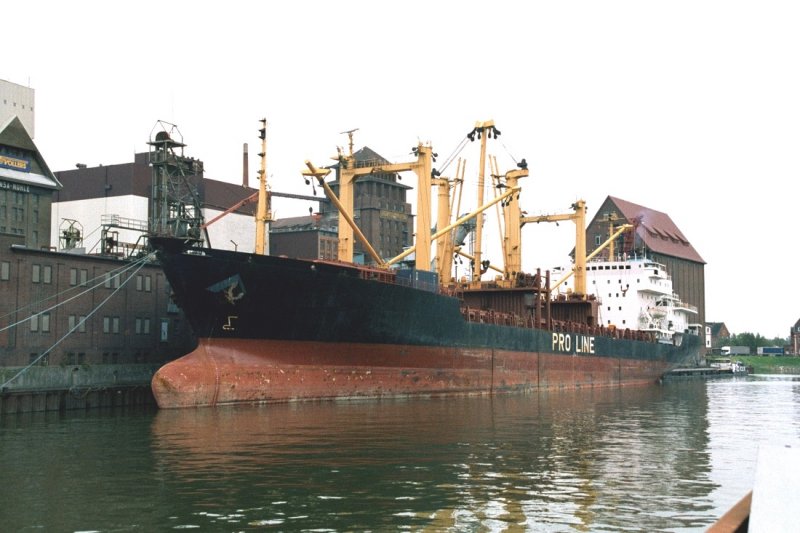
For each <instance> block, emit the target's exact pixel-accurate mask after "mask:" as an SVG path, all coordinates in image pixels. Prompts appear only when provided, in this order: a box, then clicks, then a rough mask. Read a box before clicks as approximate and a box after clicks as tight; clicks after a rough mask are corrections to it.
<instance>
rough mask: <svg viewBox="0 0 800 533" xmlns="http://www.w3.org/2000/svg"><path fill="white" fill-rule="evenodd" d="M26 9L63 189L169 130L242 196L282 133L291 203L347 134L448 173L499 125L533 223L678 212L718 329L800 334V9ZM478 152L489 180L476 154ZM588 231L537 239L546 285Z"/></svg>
mask: <svg viewBox="0 0 800 533" xmlns="http://www.w3.org/2000/svg"><path fill="white" fill-rule="evenodd" d="M212 6H213V7H212ZM3 12H4V20H5V24H4V25H3V37H4V39H3V40H4V42H5V43H6V44H5V53H4V54H3V60H2V62H0V78H3V79H6V80H8V81H12V82H14V83H18V84H22V85H29V86H31V87H33V88H34V89H35V90H36V138H35V141H36V144H37V146H38V147H39V149H40V151H41V152H42V153H43V155H44V157H45V159H46V161H47V162H48V164H49V166H50V167H51V169H52V170H54V171H56V170H65V169H69V168H74V165H75V164H76V163H79V162H80V163H86V164H89V165H96V164H100V163H102V164H116V163H125V162H129V161H131V160H132V154H133V153H135V152H137V151H146V150H147V145H146V143H147V141H148V139H149V136H150V134H151V131H152V130H153V127H154V125H155V124H156V122H157V121H158V120H165V121H169V122H171V123H174V124H177V125H178V127H179V129H180V131H181V133H182V134H183V137H184V141H185V142H186V143H187V144H188V148H187V154H188V155H191V156H194V157H197V158H199V159H202V160H203V161H204V162H205V168H206V175H207V177H210V178H214V179H219V180H225V181H231V182H236V183H240V182H241V174H242V169H241V160H242V157H241V151H242V144H243V143H245V142H247V143H249V144H250V153H251V158H250V160H251V171H250V175H251V184H252V182H253V181H254V179H255V178H254V177H255V176H256V174H255V170H256V169H257V164H258V159H257V157H256V156H255V154H256V153H258V151H259V149H258V148H260V147H259V145H258V143H259V141H258V138H257V131H256V130H257V129H258V119H260V118H262V117H266V118H267V119H268V121H269V133H268V141H269V146H268V153H269V162H268V174H269V175H270V176H271V177H272V178H271V179H272V186H273V188H274V189H275V190H278V191H287V192H298V193H303V194H310V193H311V191H310V188H309V187H307V186H305V185H304V184H303V180H302V179H301V178H300V175H299V172H300V170H301V169H302V168H303V161H304V160H305V159H311V160H313V161H314V162H316V163H317V164H319V165H321V164H327V163H329V162H330V160H329V159H327V158H328V157H329V156H332V155H334V154H335V151H336V146H337V145H340V146H343V145H345V143H346V138H345V137H344V136H343V135H340V132H341V131H344V130H349V129H352V128H359V131H358V132H357V133H356V148H359V147H361V146H364V145H367V146H369V147H370V148H372V149H373V150H375V151H376V152H378V153H379V154H381V155H383V156H384V157H386V158H388V159H390V160H392V161H396V162H400V161H408V160H411V156H410V155H409V153H410V149H411V147H412V146H414V145H416V144H417V142H418V141H419V140H422V141H426V142H427V141H430V142H431V143H432V144H433V147H434V150H435V151H436V152H438V153H439V155H440V156H441V157H440V161H441V160H443V159H444V158H445V157H446V156H447V155H449V154H450V153H451V152H452V150H453V149H454V148H455V147H456V146H457V145H458V144H459V142H460V141H461V140H462V139H463V138H464V136H465V135H466V133H467V132H468V131H469V130H470V129H471V128H472V126H473V124H474V122H475V121H478V120H488V119H494V121H495V122H496V124H497V126H498V128H499V129H500V130H501V131H502V133H503V134H502V136H501V137H500V139H499V142H498V143H496V144H495V152H496V153H497V157H498V162H499V166H500V167H501V170H503V171H504V170H508V169H510V168H513V164H514V163H513V160H512V159H510V158H511V157H513V158H516V159H517V160H519V159H521V158H522V157H524V158H526V159H527V161H528V163H529V165H530V170H531V176H530V177H529V178H527V183H525V189H524V191H523V196H522V199H521V202H522V206H523V209H525V210H526V211H528V212H529V213H530V214H533V213H561V212H567V211H568V210H569V206H570V204H571V203H572V202H573V201H574V200H575V199H578V198H584V199H586V201H587V204H588V209H589V216H590V217H591V216H593V215H594V214H595V213H596V211H597V209H598V208H599V207H600V204H601V203H602V202H603V200H604V199H605V197H606V196H608V195H613V196H617V197H620V198H623V199H625V200H628V201H631V202H634V203H638V204H642V205H645V206H648V207H651V208H653V209H656V210H659V211H663V212H666V213H668V214H669V215H670V216H671V217H672V219H673V220H674V221H675V223H676V224H677V226H678V227H679V228H680V229H681V230H682V232H683V233H684V235H685V236H686V237H687V238H688V239H689V240H690V241H691V243H692V245H693V246H694V247H695V248H696V249H697V251H698V252H699V253H700V255H701V256H702V257H703V258H704V259H705V261H706V263H707V265H706V269H705V283H706V311H707V312H706V314H707V317H706V318H707V320H709V321H723V322H725V323H726V324H727V326H728V328H729V329H730V330H731V331H732V332H734V333H740V332H744V331H751V332H757V333H761V334H762V335H765V336H767V337H773V336H782V337H785V336H787V335H788V333H789V328H790V326H792V325H793V324H794V323H795V321H797V320H798V319H799V318H800V305H798V297H800V282H799V281H798V273H797V268H798V266H800V245H798V239H797V237H796V234H797V229H798V215H797V201H798V197H799V196H800V195H798V192H800V186H798V181H797V180H798V175H800V61H798V59H799V58H800V31H798V28H800V3H797V2H791V1H786V2H778V1H769V0H766V1H758V2H755V1H753V2H740V1H713V2H707V1H701V0H692V1H671V2H645V1H641V0H636V1H612V2H601V1H579V2H503V1H494V2H485V1H484V2H471V1H469V2H467V1H459V2H420V1H413V0H412V1H408V0H406V1H403V2H366V1H365V2H352V1H346V0H343V1H338V2H330V1H319V2H305V1H292V2H239V1H228V2H224V3H218V2H215V3H202V2H151V1H137V2H127V3H118V2H81V1H77V2H43V1H37V0H33V1H29V2H15V3H12V4H10V5H7V6H4V8H3ZM465 157H467V159H468V161H467V179H468V180H474V176H475V172H476V170H477V166H478V160H477V155H476V152H474V151H472V152H471V153H465ZM448 170H450V169H448ZM413 181H414V180H413V175H410V176H409V178H408V181H407V182H406V183H409V184H411V183H413ZM309 205H310V204H308V203H304V202H299V203H298V202H289V201H287V200H283V201H281V200H276V204H275V211H276V215H277V216H279V217H280V216H290V215H297V214H304V213H307V210H308V207H309ZM569 226H570V225H569V224H563V223H562V224H561V225H560V226H559V227H558V228H556V227H554V226H552V225H541V226H539V227H532V228H529V227H527V226H526V227H525V228H524V229H523V238H524V242H525V248H524V250H525V252H524V267H525V268H526V269H528V270H533V269H535V268H536V267H537V266H541V267H543V268H547V267H551V266H554V265H557V264H564V263H565V262H566V261H567V255H568V253H569V252H570V251H571V249H572V245H573V242H572V239H573V235H574V231H573V230H572V228H571V227H569ZM493 259H494V261H496V262H498V263H499V262H500V260H501V258H500V257H499V256H498V257H496V258H493Z"/></svg>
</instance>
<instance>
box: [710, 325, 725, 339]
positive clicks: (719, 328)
mask: <svg viewBox="0 0 800 533" xmlns="http://www.w3.org/2000/svg"><path fill="white" fill-rule="evenodd" d="M707 324H708V327H710V328H711V335H712V336H714V337H719V334H720V331H722V328H725V329H726V330H727V329H728V328H727V327H725V322H708V323H707Z"/></svg>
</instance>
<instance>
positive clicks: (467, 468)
mask: <svg viewBox="0 0 800 533" xmlns="http://www.w3.org/2000/svg"><path fill="white" fill-rule="evenodd" d="M707 403H708V398H707V397H706V388H705V384H703V383H700V384H697V383H694V384H675V385H670V386H665V387H645V388H624V389H609V390H593V391H577V392H574V391H573V392H563V393H550V394H546V395H533V396H526V395H522V396H520V395H515V396H505V397H495V398H459V399H452V398H450V399H428V400H419V399H417V400H409V401H376V402H362V403H318V404H308V403H307V404H295V405H271V406H260V407H245V408H242V407H239V408H229V409H216V410H213V409H203V410H188V411H186V410H181V411H160V412H158V413H157V414H156V416H155V418H154V419H153V422H152V425H151V431H152V442H151V450H152V456H153V460H154V463H155V467H156V468H157V469H158V470H159V471H160V472H163V473H164V474H165V483H167V484H168V485H169V486H170V487H171V492H172V495H173V500H172V503H173V505H174V508H176V509H182V511H181V512H180V513H178V515H181V513H182V516H178V518H177V520H178V521H179V522H181V523H186V518H187V517H186V515H187V514H188V515H189V516H191V520H190V522H197V524H193V523H192V524H190V523H186V525H210V524H217V525H219V524H221V523H223V524H228V525H230V526H231V527H240V526H244V525H251V526H274V527H275V528H277V529H306V528H307V529H313V528H318V529H319V528H321V529H325V528H330V529H332V530H361V529H389V528H391V529H397V528H411V529H414V530H419V529H430V530H442V529H445V530H446V529H452V530H480V531H500V530H509V531H513V530H521V529H529V530H536V531H564V530H573V531H618V530H620V529H621V528H630V529H632V530H637V531H643V530H656V529H658V530H682V529H702V527H703V526H705V525H708V523H709V522H710V521H711V516H712V515H711V513H712V511H713V508H714V507H713V505H712V503H711V500H710V497H709V495H710V493H711V492H712V491H713V490H714V489H715V485H714V484H713V483H712V482H711V481H710V476H709V474H710V469H711V463H710V457H709V452H708V422H707V416H706V405H707Z"/></svg>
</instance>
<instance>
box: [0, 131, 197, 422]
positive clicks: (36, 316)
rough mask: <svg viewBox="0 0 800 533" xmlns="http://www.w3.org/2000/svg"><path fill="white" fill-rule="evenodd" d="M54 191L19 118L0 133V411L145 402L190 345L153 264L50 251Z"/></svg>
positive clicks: (53, 179)
mask: <svg viewBox="0 0 800 533" xmlns="http://www.w3.org/2000/svg"><path fill="white" fill-rule="evenodd" d="M60 190H62V184H61V183H60V182H59V180H58V179H57V178H56V176H55V175H54V174H53V173H52V172H51V171H50V169H49V168H48V166H47V164H46V163H45V161H44V158H43V157H42V155H41V154H40V152H39V150H38V149H37V147H36V145H35V144H34V142H33V139H32V138H31V137H30V135H29V134H28V132H27V130H26V129H25V127H24V125H23V124H22V122H21V121H20V120H19V118H17V117H12V118H10V119H8V120H7V121H6V122H5V123H4V124H2V125H0V315H2V317H3V320H2V321H0V328H1V329H2V331H0V412H16V411H29V410H47V409H61V408H71V407H86V406H90V405H111V404H117V403H138V402H142V401H149V398H151V394H150V387H149V380H150V377H151V376H152V373H153V372H154V371H155V369H156V368H157V367H158V366H160V365H161V364H163V363H164V362H165V361H167V360H169V359H172V358H175V357H177V356H179V355H182V354H183V353H186V352H187V351H189V350H191V349H192V347H193V346H194V339H193V337H192V335H191V332H190V331H189V327H188V324H187V323H186V321H185V320H184V319H183V317H182V315H181V314H180V313H179V312H178V310H177V308H175V306H174V305H171V303H170V301H169V287H168V286H167V284H166V281H165V278H164V276H163V274H162V273H161V269H160V268H159V267H158V266H157V265H155V264H147V265H144V266H142V267H141V269H138V270H137V268H138V265H136V263H135V261H132V260H126V259H122V258H120V257H117V256H98V255H89V254H83V253H76V252H80V251H81V249H80V248H73V249H70V250H69V253H68V252H65V251H61V252H59V251H56V249H55V248H53V247H51V246H50V241H51V220H50V218H51V201H52V198H53V195H54V193H55V194H57V193H58V191H60ZM122 270H126V271H125V272H124V273H123V274H121V275H119V276H115V274H116V273H118V272H120V271H122ZM79 294H80V295H79ZM112 295H113V297H111V298H109V296H112ZM67 302H68V303H67ZM59 303H63V304H64V305H58V304H59ZM101 304H102V305H101Z"/></svg>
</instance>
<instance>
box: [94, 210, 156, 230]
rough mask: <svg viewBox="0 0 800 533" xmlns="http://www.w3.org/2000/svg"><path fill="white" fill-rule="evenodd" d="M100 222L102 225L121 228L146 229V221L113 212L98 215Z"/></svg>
mask: <svg viewBox="0 0 800 533" xmlns="http://www.w3.org/2000/svg"><path fill="white" fill-rule="evenodd" d="M100 224H101V225H103V226H114V227H117V228H122V229H131V230H136V231H147V229H148V228H147V221H146V220H139V219H135V218H127V217H121V216H119V215H114V214H105V215H100Z"/></svg>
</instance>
